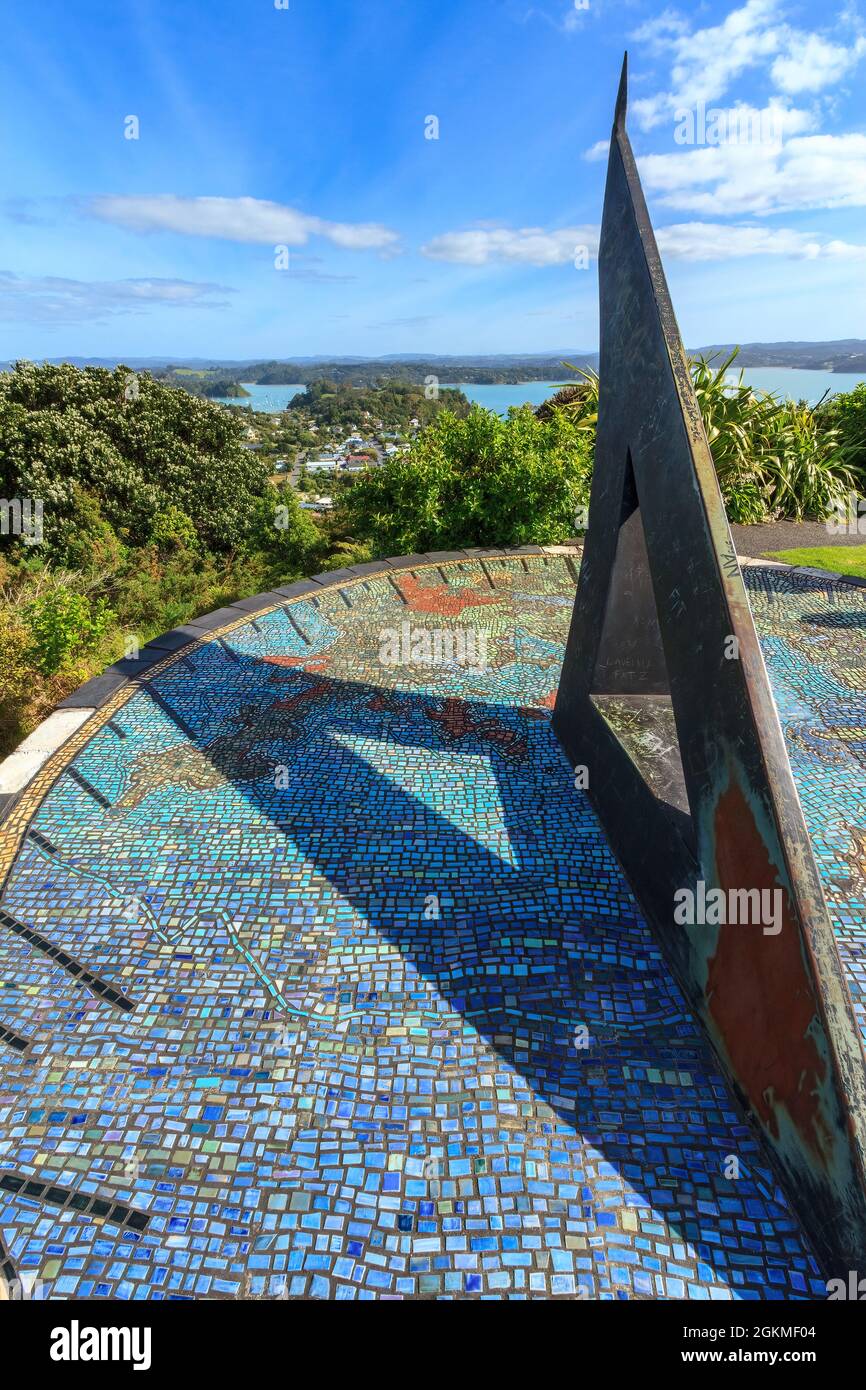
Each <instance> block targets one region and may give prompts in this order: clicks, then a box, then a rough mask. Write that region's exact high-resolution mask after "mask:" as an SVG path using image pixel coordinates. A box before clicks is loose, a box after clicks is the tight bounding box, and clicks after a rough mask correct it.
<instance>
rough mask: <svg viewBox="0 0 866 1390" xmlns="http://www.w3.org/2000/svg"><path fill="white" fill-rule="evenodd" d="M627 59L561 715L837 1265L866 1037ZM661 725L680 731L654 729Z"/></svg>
mask: <svg viewBox="0 0 866 1390" xmlns="http://www.w3.org/2000/svg"><path fill="white" fill-rule="evenodd" d="M626 80H627V70H626V65H625V64H624V65H623V74H622V80H621V83H620V90H619V96H618V99H617V106H616V115H615V120H614V127H613V133H612V138H611V147H610V160H609V164H608V173H607V186H606V191H605V202H604V215H603V219H602V231H601V242H600V250H599V290H600V305H601V366H600V375H601V391H600V401H599V423H598V439H597V449H596V463H595V474H594V479H593V487H592V497H591V504H590V526H589V532H588V535H587V540H586V550H585V556H586V558H585V560H584V563H583V566H582V569H581V574H580V579H579V584H578V591H577V597H576V601H575V607H574V613H573V616H572V624H571V630H570V635H569V641H568V648H567V652H566V657H565V663H564V667H563V674H562V680H561V683H560V687H559V691H558V695H557V700H556V707H555V711H554V728H555V730H556V732H557V735H558V737H559V739H560V741H561V743H562V744H563V746H564V748H565V750H566V752H567V753H568V755H569V757H570V758H571V760H572V762H573V763H574V764H575V765H577V764H581V765H585V766H586V767H587V768H588V770H589V791H590V795H591V796H592V797H593V799H594V801H595V803H596V806H597V808H598V810H599V812H600V814H601V816H602V818H603V820H604V823H605V827H606V829H607V831H608V833H609V835H610V837H611V840H612V843H613V846H614V848H615V850H616V852H617V854H618V855H619V857H620V860H621V861H622V864H623V867H624V868H625V870H626V872H627V873H628V875H629V877H630V879H631V883H632V887H633V888H634V890H635V892H636V894H637V896H638V898H639V900H640V901H641V904H642V907H643V909H644V911H645V912H646V914H647V916H648V918H649V920H650V922H651V924H652V926H653V927H654V929H655V931H656V933H657V935H658V936H659V938H660V940H661V942H662V944H663V946H664V948H665V950H666V952H667V954H668V956H669V958H670V960H671V962H672V964H673V966H674V968H675V970H676V971H677V973H678V975H679V977H680V980H681V982H682V984H683V986H684V988H685V989H686V991H687V993H688V995H689V997H690V999H691V1001H692V1003H693V1005H694V1007H695V1009H696V1010H697V1012H698V1014H699V1016H700V1018H701V1019H702V1021H703V1023H704V1025H705V1027H706V1029H707V1031H708V1033H709V1036H710V1038H711V1040H712V1042H713V1044H714V1046H715V1048H716V1051H717V1053H718V1055H719V1058H720V1060H721V1062H722V1064H723V1066H724V1067H725V1069H726V1071H727V1073H728V1075H729V1077H730V1078H731V1080H732V1082H733V1084H734V1087H735V1090H736V1093H737V1095H738V1096H739V1097H740V1098H741V1100H742V1102H743V1105H744V1108H745V1109H746V1110H747V1111H748V1112H749V1113H750V1115H751V1117H752V1119H753V1120H754V1122H755V1123H756V1124H757V1125H758V1127H759V1128H760V1130H761V1131H762V1132H763V1136H764V1139H765V1141H766V1144H767V1148H768V1153H769V1154H770V1156H771V1158H772V1159H773V1160H774V1162H775V1164H776V1166H777V1168H778V1170H779V1172H780V1175H781V1176H782V1178H783V1180H785V1181H786V1183H787V1186H788V1189H789V1193H790V1196H791V1198H792V1200H793V1201H794V1202H795V1203H796V1204H797V1205H798V1208H799V1211H800V1215H801V1218H802V1220H803V1223H804V1225H805V1227H806V1229H807V1230H808V1232H809V1233H810V1235H811V1238H812V1241H813V1243H814V1246H815V1249H816V1253H817V1254H818V1256H819V1258H821V1259H822V1260H823V1262H824V1264H825V1265H826V1266H827V1268H828V1270H833V1271H838V1270H845V1269H849V1268H857V1267H858V1263H859V1262H862V1259H863V1257H864V1255H866V1178H864V1171H866V1170H864V1155H866V1074H864V1059H863V1052H862V1048H861V1044H860V1040H859V1037H858V1034H857V1030H856V1027H855V1023H854V1018H853V1012H852V1008H851V1002H850V998H849V996H848V992H847V987H846V984H845V981H844V977H843V973H842V969H841V965H840V961H839V956H838V953H837V950H836V947H835V943H834V940H833V933H832V927H831V924H830V921H829V918H828V915H827V910H826V905H825V902H824V898H823V894H822V891H821V886H820V880H819V877H818V873H817V869H816V865H815V862H814V857H813V853H812V848H811V845H810V842H809V838H808V834H807V831H806V828H805V824H804V821H803V816H802V812H801V809H800V804H799V801H798V799H797V794H796V791H795V788H794V783H793V780H792V776H791V770H790V767H789V765H788V759H787V755H786V752H785V747H784V743H783V740H782V735H781V731H780V727H779V720H778V715H777V712H776V709H775V706H774V704H773V699H772V695H771V692H770V687H769V682H768V680H767V674H766V671H765V668H764V664H763V660H762V657H761V652H760V649H759V646H758V641H757V637H756V634H755V629H754V624H753V621H752V615H751V611H750V609H749V604H748V600H747V597H746V593H745V589H744V586H743V582H742V577H741V574H740V569H739V564H738V562H737V558H736V552H735V550H734V546H733V542H732V540H731V535H730V531H729V528H728V524H727V520H726V517H725V512H724V507H723V504H722V500H721V496H720V493H719V487H718V482H717V478H716V473H715V468H714V466H713V460H712V456H711V453H710V450H709V446H708V444H707V440H706V436H705V433H704V429H703V425H702V422H701V417H700V411H699V407H698V404H697V401H696V399H695V395H694V391H693V389H692V384H691V378H690V374H689V368H688V363H687V360H686V357H685V354H684V352H683V348H682V343H681V340H680V336H679V331H678V328H677V324H676V319H675V317H674V313H673V308H672V305H671V301H670V296H669V293H668V289H667V284H666V282H665V278H664V272H663V270H662V265H661V261H660V259H659V255H658V250H657V247H656V243H655V238H654V235H653V231H652V227H651V224H650V221H649V216H648V213H647V209H646V204H645V202H644V198H643V193H642V190H641V186H640V180H639V178H638V174H637V169H636V166H635V161H634V156H633V154H632V150H631V146H630V143H629V139H628V135H627V134H626V129H625V115H626ZM732 639H734V640H733V642H732ZM732 651H733V653H734V655H733V659H732V657H731V652H732ZM617 700H619V701H620V702H622V701H623V700H625V701H626V703H627V709H628V729H629V731H630V732H629V737H628V738H624V737H619V736H618V734H622V732H623V727H624V726H623V720H622V714H621V710H620V712H619V713H618V715H617V717H612V714H611V711H612V709H614V708H615V707H616V701H617ZM617 708H619V707H617ZM660 728H675V730H676V737H675V738H674V739H664V740H662V741H661V744H660V743H659V740H658V738H655V741H654V740H653V731H654V730H655V731H658V729H660ZM648 748H649V749H650V751H651V755H652V756H651V757H647V749H648ZM660 762H663V763H664V766H663V767H661V766H660ZM701 882H703V884H704V885H705V887H706V889H707V890H710V889H715V890H718V889H721V890H723V892H724V893H725V894H726V895H730V894H731V893H739V892H748V891H749V890H763V891H765V892H766V893H768V894H774V893H775V894H778V895H779V901H780V903H781V909H780V921H779V928H778V930H776V931H774V932H772V933H770V932H767V931H764V930H763V928H762V926H761V924H760V923H752V922H749V923H748V924H739V923H738V922H736V921H729V922H728V923H727V924H725V923H724V922H721V923H711V922H707V923H702V924H696V925H693V926H689V925H686V926H683V925H678V924H677V922H676V921H675V917H674V902H675V894H676V893H677V891H678V890H682V889H689V890H691V891H692V892H696V891H697V888H698V885H699V883H701ZM726 900H729V898H727V899H726ZM708 915H709V914H708Z"/></svg>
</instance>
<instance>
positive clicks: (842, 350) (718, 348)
mask: <svg viewBox="0 0 866 1390" xmlns="http://www.w3.org/2000/svg"><path fill="white" fill-rule="evenodd" d="M735 346H736V344H735V343H715V344H712V345H711V346H709V347H702V348H698V349H696V351H697V352H700V353H701V355H702V356H703V357H710V356H715V355H718V354H722V353H723V354H724V355H725V356H727V355H728V353H730V352H733V350H734V348H735ZM690 351H692V349H690ZM736 366H738V367H800V368H803V369H805V370H808V371H817V372H864V371H866V338H838V339H836V340H835V341H833V342H827V343H820V342H819V343H808V342H790V343H741V344H740V351H739V353H738V354H737V361H736Z"/></svg>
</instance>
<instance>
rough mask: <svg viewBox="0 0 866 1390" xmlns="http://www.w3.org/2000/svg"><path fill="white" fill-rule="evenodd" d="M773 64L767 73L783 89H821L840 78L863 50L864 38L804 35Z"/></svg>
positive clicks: (790, 90) (864, 47)
mask: <svg viewBox="0 0 866 1390" xmlns="http://www.w3.org/2000/svg"><path fill="white" fill-rule="evenodd" d="M798 37H800V41H799V42H792V43H791V45H790V46H789V48H788V51H787V53H784V54H782V55H781V56H780V57H778V58H777V59H776V61H775V62H774V63H773V66H772V68H771V69H770V75H771V76H772V79H773V81H774V83H775V84H776V86H777V87H778V88H779V90H780V91H782V92H789V93H791V94H794V93H795V92H820V91H822V90H823V88H824V87H829V86H832V84H833V83H834V82H838V81H840V79H841V78H843V77H844V76H845V75H846V74H847V73H848V72H850V71H851V69H852V68H853V67H856V65H857V63H859V61H860V59H861V58H862V57H863V55H864V53H866V37H864V36H863V35H859V36H858V37H857V39H856V40H855V41H854V43H852V44H847V45H843V44H837V43H828V42H827V40H826V39H822V38H821V36H820V34H805V35H803V36H798Z"/></svg>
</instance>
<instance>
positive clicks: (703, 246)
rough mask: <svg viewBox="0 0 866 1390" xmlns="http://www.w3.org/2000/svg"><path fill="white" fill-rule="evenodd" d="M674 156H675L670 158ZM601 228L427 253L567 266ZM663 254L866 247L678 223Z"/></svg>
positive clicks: (470, 241) (458, 241) (491, 237)
mask: <svg viewBox="0 0 866 1390" xmlns="http://www.w3.org/2000/svg"><path fill="white" fill-rule="evenodd" d="M672 157H673V156H672ZM598 237H599V230H598V228H597V227H566V228H561V229H559V230H557V231H550V232H546V231H544V230H542V229H541V228H540V227H530V228H523V229H521V230H517V231H509V230H507V229H506V228H498V229H497V230H496V231H479V230H474V231H471V232H446V233H444V234H443V235H442V236H440V237H436V238H435V240H434V241H432V242H430V244H429V245H428V246H427V247H425V248H424V250H425V254H427V255H428V256H430V257H431V258H432V259H434V260H441V261H451V262H454V263H455V264H457V265H473V266H481V265H490V264H493V265H522V266H526V265H531V266H539V267H543V266H554V265H569V264H571V263H573V262H574V260H575V248H576V247H586V249H587V252H588V254H589V256H590V257H592V258H594V257H595V256H596V255H597V253H598ZM656 238H657V240H658V244H659V249H660V250H661V252H662V254H663V255H664V257H665V259H667V260H675V261H730V260H741V259H742V258H744V257H746V256H785V257H789V258H795V259H798V260H802V259H807V260H817V259H820V258H824V259H827V258H830V259H836V260H843V259H846V260H863V259H864V258H866V246H863V245H858V244H856V243H853V242H844V241H838V240H832V239H831V238H828V237H826V236H820V235H815V234H812V233H809V232H800V231H793V230H791V229H789V228H786V227H765V226H762V225H761V224H757V225H755V224H752V223H738V224H735V225H733V226H726V225H725V224H724V223H719V222H680V223H675V224H673V225H672V226H669V227H660V228H659V229H658V230H657V232H656Z"/></svg>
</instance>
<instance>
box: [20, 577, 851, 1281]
mask: <svg viewBox="0 0 866 1390" xmlns="http://www.w3.org/2000/svg"><path fill="white" fill-rule="evenodd" d="M573 574H574V570H573V563H572V562H571V560H570V559H569V558H566V557H562V556H545V557H520V558H518V557H509V558H508V559H505V560H496V559H486V560H484V561H483V563H482V562H478V561H465V562H460V563H448V564H445V565H442V566H440V567H432V566H430V567H422V568H419V569H418V570H416V571H413V572H411V573H409V572H395V573H394V574H393V575H390V576H376V577H374V578H372V579H370V580H368V581H366V582H363V583H358V584H354V585H351V586H346V587H342V588H337V589H331V590H325V591H323V592H322V593H321V594H320V595H318V596H316V597H315V598H313V599H309V598H307V599H305V600H303V601H295V602H293V603H292V604H291V605H290V606H285V607H283V608H279V609H275V610H274V611H272V612H269V613H266V614H264V615H259V616H257V617H256V618H255V619H254V620H250V621H249V622H246V623H245V624H243V625H242V626H238V627H235V628H233V629H231V630H230V631H227V632H225V633H223V634H222V635H221V636H220V637H218V638H215V639H213V640H208V641H206V642H203V643H201V644H200V645H198V646H197V647H195V648H194V649H192V650H187V652H185V653H184V654H182V655H181V657H180V658H178V659H176V660H172V661H170V662H169V663H168V664H167V665H166V667H165V668H164V669H161V670H160V671H159V672H158V673H157V674H156V675H155V676H154V677H153V679H152V681H150V682H148V683H147V685H146V686H144V687H142V688H140V689H138V690H136V692H135V693H134V694H133V695H132V697H131V698H129V699H125V698H124V697H121V698H119V699H115V700H114V702H113V703H112V705H110V706H108V707H107V708H106V710H105V711H104V712H103V714H102V716H101V720H100V726H99V727H96V726H93V727H95V732H93V733H92V736H90V737H89V741H87V737H88V736H89V735H90V733H91V730H90V728H88V730H87V731H86V733H85V736H84V737H82V738H81V739H80V742H81V744H82V746H81V747H80V749H79V750H78V751H77V753H76V754H75V756H74V758H73V759H72V760H71V761H70V763H69V765H68V766H67V768H66V770H64V771H62V772H61V773H60V775H59V776H58V777H57V778H56V781H55V782H54V784H53V785H52V786H51V787H50V789H49V790H48V791H47V793H46V794H45V795H44V799H42V801H41V803H39V801H38V796H36V799H35V801H34V804H33V805H30V804H28V803H27V802H26V800H25V802H24V803H22V805H21V806H19V807H18V808H17V809H16V812H15V820H14V825H13V829H14V827H15V826H17V825H18V824H19V822H24V828H26V826H27V825H29V834H28V836H27V838H26V839H25V840H24V841H23V843H22V844H21V846H20V849H19V851H18V853H17V857H16V858H15V861H14V865H13V867H12V869H11V872H10V874H9V877H8V879H7V881H6V883H5V887H4V889H3V892H2V897H0V910H2V916H0V1237H2V1242H3V1244H4V1246H5V1248H6V1257H7V1258H8V1260H10V1261H11V1262H12V1264H13V1265H14V1267H15V1270H16V1272H17V1274H18V1276H19V1277H20V1278H21V1280H22V1281H23V1282H24V1283H25V1284H32V1283H33V1281H34V1280H35V1281H38V1283H37V1286H36V1292H37V1294H38V1295H40V1296H43V1297H59V1298H63V1297H72V1296H78V1297H82V1296H85V1297H110V1298H172V1297H174V1298H177V1297H187V1298H202V1297H224V1298H237V1297H244V1296H251V1297H259V1296H260V1297H269V1298H273V1297H290V1298H295V1297H310V1296H312V1297H323V1298H343V1299H354V1298H361V1299H369V1298H382V1297H396V1298H412V1297H451V1298H472V1297H491V1298H507V1297H519V1298H523V1297H564V1298H577V1297H587V1298H607V1299H609V1298H635V1297H649V1298H675V1299H680V1298H684V1299H689V1298H703V1299H706V1298H712V1299H731V1298H758V1297H760V1298H797V1297H808V1296H810V1295H811V1296H817V1297H820V1296H823V1293H824V1285H823V1282H822V1281H821V1280H820V1279H819V1277H818V1272H817V1269H816V1267H815V1266H814V1264H813V1262H812V1260H811V1257H810V1255H809V1251H808V1248H807V1245H806V1242H805V1239H804V1237H803V1235H802V1233H801V1232H800V1229H799V1226H798V1223H797V1221H796V1219H795V1218H794V1216H793V1215H792V1213H791V1210H790V1208H789V1207H788V1205H787V1203H786V1201H785V1199H784V1197H783V1195H782V1194H781V1193H780V1192H779V1191H778V1190H777V1188H776V1186H775V1184H774V1182H773V1179H772V1177H771V1175H770V1172H769V1170H768V1168H767V1166H766V1163H765V1161H764V1159H763V1157H762V1155H761V1154H760V1153H759V1152H758V1151H757V1150H756V1146H755V1143H754V1140H753V1138H752V1136H751V1132H750V1131H749V1130H748V1129H747V1128H746V1127H745V1126H744V1125H743V1124H742V1123H741V1120H740V1118H739V1116H738V1113H737V1111H736V1109H735V1106H734V1103H733V1101H732V1097H731V1095H730V1093H729V1091H728V1089H727V1087H726V1085H725V1083H724V1081H723V1080H722V1078H721V1076H720V1074H719V1072H718V1069H717V1067H716V1065H715V1063H714V1060H713V1058H712V1056H711V1054H710V1053H709V1051H708V1049H707V1047H706V1045H705V1044H704V1042H703V1040H702V1037H701V1034H700V1033H699V1031H698V1029H697V1026H696V1025H695V1023H694V1022H693V1020H692V1018H691V1017H690V1015H689V1013H688V1011H687V1010H686V1008H685V1006H684V1003H683V999H682V997H681V995H680V993H679V990H678V989H677V987H676V985H675V983H674V981H673V979H672V978H671V976H670V973H669V972H668V970H667V968H666V966H665V964H664V962H663V961H662V960H661V958H660V955H659V952H658V950H657V949H656V947H655V945H654V943H653V941H652V939H651V937H650V935H649V932H648V929H647V928H646V926H645V924H644V923H643V921H642V919H641V917H640V914H639V913H638V911H637V909H636V906H635V903H634V901H633V899H632V896H631V894H630V892H629V890H628V888H627V885H626V884H625V882H624V881H623V878H622V875H621V873H620V871H619V869H618V866H617V864H616V862H615V861H614V859H613V857H612V855H611V853H610V851H609V849H608V846H607V844H606V841H605V838H604V836H603V834H602V833H601V830H600V827H599V824H598V822H597V820H596V817H595V815H594V813H593V811H592V809H591V807H590V805H589V803H588V801H587V799H586V796H585V794H584V793H583V792H581V791H579V790H575V787H574V785H573V777H572V774H571V771H570V769H569V768H568V766H567V764H566V762H565V759H564V757H563V755H562V753H561V751H560V749H559V746H558V744H557V743H556V740H555V739H554V737H553V735H552V732H551V729H550V719H549V716H550V709H551V706H552V702H553V694H554V691H555V687H556V683H557V679H558V673H559V662H560V660H561V657H562V652H563V647H564V641H565V636H566V632H567V626H568V621H569V616H570V611H571V605H572V601H573V592H574V577H573ZM747 574H748V582H749V586H750V591H751V593H752V597H753V601H754V603H755V605H756V612H757V618H758V622H759V627H760V630H761V633H762V637H763V639H764V642H765V647H766V653H767V660H768V664H769V666H770V670H771V676H772V679H773V685H774V689H775V690H776V693H777V696H778V699H779V704H780V709H781V713H782V717H783V720H784V722H785V725H786V729H787V733H788V740H789V746H790V750H791V755H792V761H793V765H794V770H795V774H796V777H797V781H798V784H799V786H800V791H801V795H802V797H803V800H804V809H805V811H806V816H807V819H808V821H809V824H810V828H811V829H812V831H813V834H814V836H815V843H816V850H817V852H818V856H819V861H820V864H821V869H822V873H823V874H824V875H825V878H826V882H827V887H828V894H829V896H830V900H831V907H832V911H833V913H834V917H835V920H836V922H837V926H838V929H839V932H840V944H841V947H842V950H843V953H844V957H845V962H846V966H847V968H848V970H849V975H850V977H851V979H852V982H853V983H854V984H855V985H858V984H862V982H863V971H862V944H863V934H864V929H866V914H864V909H863V905H862V897H863V894H862V887H863V878H862V874H863V853H864V844H866V816H864V805H863V791H862V788H863V778H862V758H863V756H864V749H866V727H864V725H866V716H864V707H863V701H864V698H866V696H864V694H863V693H862V692H863V690H864V687H866V680H864V674H866V672H864V667H866V653H864V631H863V624H864V622H866V602H864V599H863V597H862V594H861V592H860V591H852V590H842V589H840V590H839V591H838V593H834V594H833V595H832V596H830V597H828V595H827V593H826V592H825V591H824V590H822V589H820V588H818V587H816V588H811V589H810V588H809V587H808V585H804V583H803V582H802V581H800V582H797V581H794V580H791V579H790V578H789V577H787V576H781V577H780V576H779V574H778V573H777V572H770V571H763V570H757V569H755V570H749V571H748V572H747ZM404 623H409V624H410V629H411V631H410V636H411V639H412V641H413V642H414V640H415V638H416V637H418V634H419V629H420V630H422V631H421V645H420V647H417V648H415V649H414V650H415V651H416V653H417V654H420V655H421V656H423V655H424V650H423V649H424V637H423V633H424V632H426V633H427V634H428V639H427V640H430V639H429V634H431V633H435V632H436V631H439V632H440V633H441V632H442V631H444V630H447V631H450V632H452V633H458V632H460V633H462V634H463V636H464V637H465V636H466V634H467V633H469V632H473V633H475V634H476V635H478V636H479V637H480V636H481V635H482V634H483V637H484V640H485V641H486V654H485V655H486V663H483V662H480V663H478V664H477V665H476V667H475V668H474V669H472V670H470V669H468V668H467V666H466V665H460V664H459V663H457V662H454V663H452V664H451V665H447V664H446V665H442V664H440V665H436V666H425V665H414V666H405V665H403V666H401V665H383V664H382V661H381V660H380V657H381V655H382V647H381V640H382V633H383V631H384V630H385V629H394V630H395V631H396V632H397V633H398V634H401V635H402V632H403V628H402V625H403V624H404ZM401 641H402V636H401ZM410 654H411V649H410ZM475 654H476V655H477V649H476V653H475ZM858 684H859V691H860V693H858ZM41 794H42V792H41V790H39V792H38V795H41ZM30 816H32V819H29V817H30ZM10 824H12V822H7V825H6V827H5V830H6V838H7V841H8V840H9V838H10V835H11V831H10ZM0 838H2V835H0ZM858 952H859V954H858ZM737 1166H738V1168H739V1176H734V1175H733V1174H734V1171H735V1170H736V1168H737Z"/></svg>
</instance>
